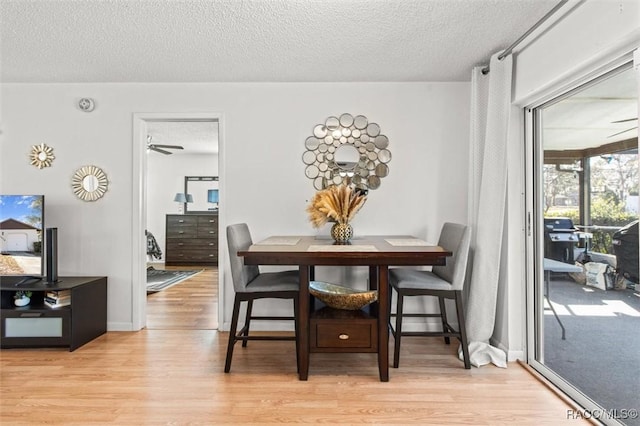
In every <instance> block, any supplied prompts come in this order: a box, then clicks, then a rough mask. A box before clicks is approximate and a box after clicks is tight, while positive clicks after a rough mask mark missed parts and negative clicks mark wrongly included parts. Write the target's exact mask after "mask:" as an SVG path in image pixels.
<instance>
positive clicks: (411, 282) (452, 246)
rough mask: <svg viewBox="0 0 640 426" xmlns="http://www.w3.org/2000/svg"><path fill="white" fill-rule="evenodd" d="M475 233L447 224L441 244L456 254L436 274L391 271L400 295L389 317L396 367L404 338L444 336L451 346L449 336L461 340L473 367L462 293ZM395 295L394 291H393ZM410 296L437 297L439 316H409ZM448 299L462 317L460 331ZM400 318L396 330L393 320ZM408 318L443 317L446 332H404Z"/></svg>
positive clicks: (395, 269)
mask: <svg viewBox="0 0 640 426" xmlns="http://www.w3.org/2000/svg"><path fill="white" fill-rule="evenodd" d="M470 239H471V230H470V228H469V227H468V226H465V225H460V224H456V223H445V224H444V226H443V227H442V231H441V232H440V238H439V241H438V245H439V246H440V247H443V248H445V249H447V250H449V251H451V252H452V253H453V255H452V256H451V257H448V258H447V263H446V265H445V266H434V267H433V269H432V271H423V270H417V269H411V268H393V269H391V270H390V271H389V284H390V285H391V288H392V289H394V290H395V291H396V293H397V294H398V302H397V304H396V313H392V314H391V316H390V318H389V320H390V321H389V325H390V328H391V332H392V334H393V337H394V340H395V347H394V353H393V366H394V367H395V368H398V365H399V362H400V341H401V338H402V336H444V341H445V343H446V344H449V337H457V338H458V340H460V344H461V345H462V354H463V357H464V367H465V368H467V369H468V368H471V364H470V361H469V347H468V342H467V333H466V329H465V323H464V307H463V304H462V291H463V287H464V281H465V279H464V278H465V273H466V270H467V259H468V257H469V242H470ZM391 296H393V291H392V292H391ZM406 296H435V297H437V298H438V302H439V306H440V312H439V313H405V312H404V311H403V302H404V298H405V297H406ZM445 299H453V300H455V304H456V311H457V314H458V330H455V329H454V328H453V327H452V326H451V325H450V324H449V322H448V321H447V311H446V308H445ZM394 316H395V318H396V323H395V327H394V326H393V325H392V324H391V318H392V317H394ZM404 317H423V318H424V317H439V318H440V319H441V321H442V331H418V332H403V331H402V319H403V318H404Z"/></svg>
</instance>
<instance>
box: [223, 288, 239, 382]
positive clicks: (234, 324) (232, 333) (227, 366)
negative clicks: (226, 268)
mask: <svg viewBox="0 0 640 426" xmlns="http://www.w3.org/2000/svg"><path fill="white" fill-rule="evenodd" d="M239 315H240V299H238V296H236V297H235V300H234V301H233V314H232V316H231V328H230V329H229V343H228V345H227V359H226V360H225V363H224V372H225V373H228V372H229V371H230V370H231V357H233V346H234V345H235V343H236V331H237V329H238V316H239Z"/></svg>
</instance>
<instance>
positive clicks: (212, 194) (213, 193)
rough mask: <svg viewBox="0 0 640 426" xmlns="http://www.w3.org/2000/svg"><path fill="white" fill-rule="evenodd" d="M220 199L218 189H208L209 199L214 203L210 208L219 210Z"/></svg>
mask: <svg viewBox="0 0 640 426" xmlns="http://www.w3.org/2000/svg"><path fill="white" fill-rule="evenodd" d="M219 200H220V198H219V195H218V190H217V189H209V190H208V191H207V201H208V202H210V203H211V204H213V207H211V208H209V210H218V201H219Z"/></svg>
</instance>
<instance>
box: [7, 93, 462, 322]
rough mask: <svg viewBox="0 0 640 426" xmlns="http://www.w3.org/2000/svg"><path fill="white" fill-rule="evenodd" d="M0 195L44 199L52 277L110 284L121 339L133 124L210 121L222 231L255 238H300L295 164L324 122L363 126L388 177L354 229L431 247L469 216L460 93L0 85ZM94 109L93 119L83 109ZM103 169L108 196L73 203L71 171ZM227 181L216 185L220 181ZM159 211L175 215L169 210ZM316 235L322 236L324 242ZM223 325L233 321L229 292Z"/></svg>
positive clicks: (128, 276) (307, 184)
mask: <svg viewBox="0 0 640 426" xmlns="http://www.w3.org/2000/svg"><path fill="white" fill-rule="evenodd" d="M0 89H1V90H2V95H3V96H2V100H1V105H0V107H1V110H2V112H3V116H2V134H1V135H0V138H2V139H1V142H0V154H1V156H0V158H1V162H2V167H0V185H1V187H0V191H2V192H7V193H21V192H25V193H44V194H45V195H46V200H47V206H46V214H47V218H46V221H47V226H50V227H57V228H58V230H59V249H60V264H59V269H60V273H61V275H106V276H108V278H109V284H108V289H109V301H108V327H109V329H110V330H128V329H131V327H132V309H133V307H132V268H131V258H132V255H133V252H132V235H131V228H132V219H133V218H132V211H133V204H132V203H133V195H132V194H133V189H132V186H133V182H134V181H135V180H137V178H134V176H133V172H132V170H133V164H132V162H133V158H132V150H133V148H132V144H133V143H137V141H134V140H133V135H132V133H133V130H132V128H133V114H134V113H172V112H177V113H190V112H191V113H202V112H212V113H221V114H222V116H223V119H222V120H223V126H221V129H223V133H224V134H221V135H220V140H221V148H222V147H223V146H224V150H225V152H224V154H222V152H221V158H223V159H224V166H222V165H221V167H220V172H221V179H224V180H225V181H224V183H222V182H221V187H222V188H223V190H224V191H225V193H224V195H222V194H221V202H223V203H224V206H221V207H224V209H223V210H221V222H222V224H225V223H226V224H231V223H237V222H247V223H249V224H250V226H251V230H252V232H253V237H254V240H259V239H261V238H265V237H266V236H268V235H270V234H296V233H298V234H300V233H303V234H309V233H313V232H314V230H313V228H312V227H311V226H310V224H309V222H308V221H307V217H306V213H305V207H306V204H307V201H308V200H309V199H310V197H311V196H312V195H313V193H314V190H313V186H312V183H311V181H310V180H309V179H307V178H306V177H305V175H304V165H303V163H302V160H301V156H302V153H303V152H304V140H305V139H306V137H307V136H309V135H311V131H312V129H313V126H314V125H316V124H317V123H320V122H323V121H324V120H325V119H326V117H328V116H330V115H339V114H341V113H344V112H350V113H352V114H354V115H356V114H363V115H365V116H367V117H368V118H369V119H370V121H375V122H377V123H378V124H380V126H381V128H382V133H383V134H385V135H387V136H388V137H389V139H390V146H389V149H390V151H391V153H392V155H393V159H392V160H391V162H390V164H389V166H390V174H389V176H388V177H386V178H384V179H383V181H382V185H381V187H380V189H378V190H375V191H372V192H371V194H370V197H369V200H368V202H367V204H366V206H365V207H364V208H363V210H362V211H361V212H360V213H359V214H358V216H357V217H356V219H355V220H354V222H353V226H354V228H355V232H356V233H361V234H371V233H376V234H385V233H387V234H394V233H398V234H415V235H418V236H421V237H424V238H427V239H429V240H431V241H434V240H436V239H437V236H438V233H439V231H440V227H441V225H442V223H443V222H444V221H459V222H462V223H464V222H465V220H466V211H467V164H468V155H467V151H468V149H467V146H468V136H469V125H468V123H469V101H470V100H469V84H468V83H388V84H386V83H358V84H349V83H335V84H332V83H322V84H320V83H289V84H275V83H274V84H270V83H262V84H258V83H255V84H254V83H242V84H133V83H132V84H4V85H2V86H1V87H0ZM81 97H92V98H94V99H95V101H96V108H95V110H94V111H93V112H91V113H86V112H82V111H80V110H79V109H78V108H77V107H76V104H77V101H78V99H79V98H81ZM43 142H44V143H46V144H48V145H50V146H51V147H53V148H54V153H55V156H56V159H55V161H54V162H53V166H52V167H50V168H45V169H42V170H38V169H37V168H35V167H33V166H30V165H29V161H28V153H29V150H30V147H31V145H34V144H39V143H43ZM85 164H95V165H97V166H99V167H101V168H103V169H104V171H105V172H106V174H107V176H108V178H109V182H110V184H109V191H108V192H107V193H106V195H105V197H104V198H103V199H101V200H99V201H97V202H94V203H86V202H82V201H80V200H78V199H76V198H75V196H74V195H73V193H72V192H71V189H70V179H71V176H72V174H73V172H74V171H75V170H76V169H77V168H78V167H80V166H83V165H85ZM223 174H224V175H223ZM170 204H172V203H171V202H170ZM320 232H328V230H322V231H320ZM221 272H222V274H221V276H222V280H224V285H225V288H226V289H229V291H226V292H225V293H226V294H225V299H224V303H225V307H224V315H225V321H228V319H229V317H230V310H231V309H230V307H231V303H230V301H231V298H232V291H231V282H230V279H229V278H228V277H229V276H230V275H229V271H228V266H227V265H226V264H224V265H222V268H221Z"/></svg>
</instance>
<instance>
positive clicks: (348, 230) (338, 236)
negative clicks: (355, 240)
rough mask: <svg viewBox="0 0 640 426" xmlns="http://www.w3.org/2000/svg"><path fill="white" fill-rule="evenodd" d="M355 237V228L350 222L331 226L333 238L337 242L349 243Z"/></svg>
mask: <svg viewBox="0 0 640 426" xmlns="http://www.w3.org/2000/svg"><path fill="white" fill-rule="evenodd" d="M351 237H353V228H352V227H351V225H349V224H348V223H334V224H333V226H332V227H331V238H333V240H334V241H335V242H336V244H348V243H349V240H350V239H351Z"/></svg>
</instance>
